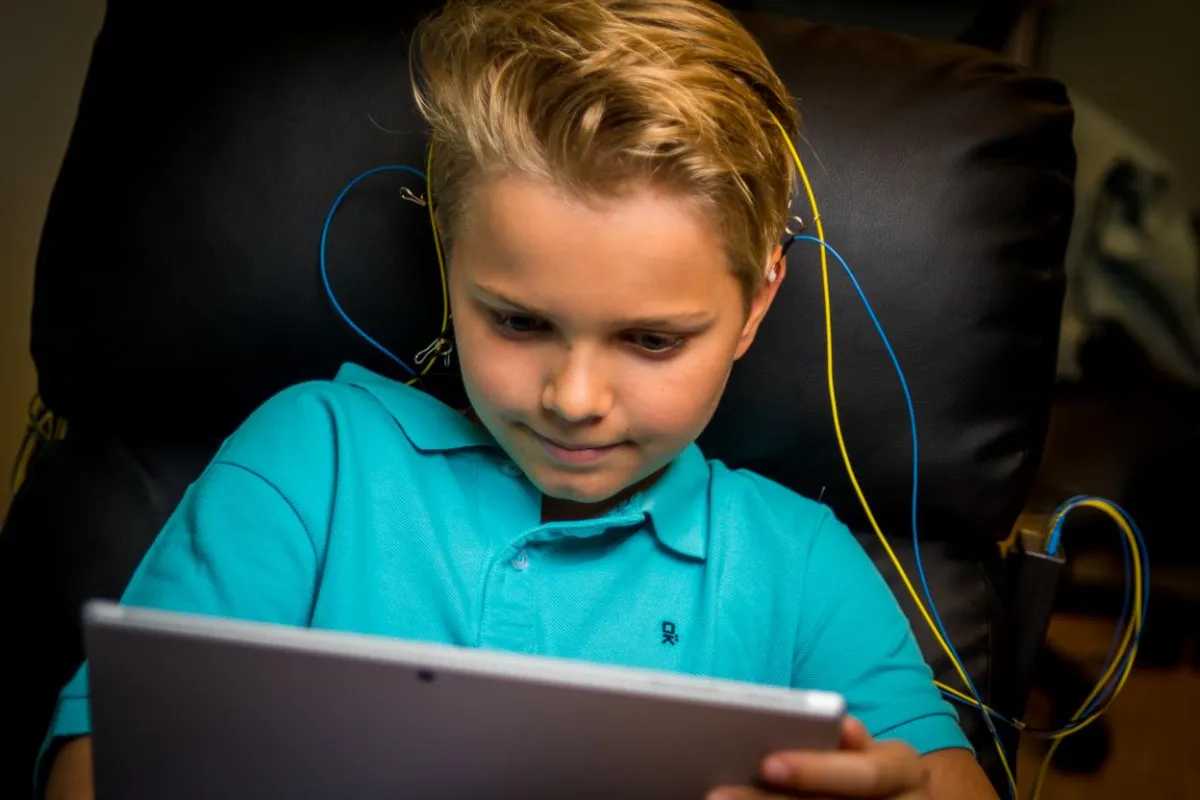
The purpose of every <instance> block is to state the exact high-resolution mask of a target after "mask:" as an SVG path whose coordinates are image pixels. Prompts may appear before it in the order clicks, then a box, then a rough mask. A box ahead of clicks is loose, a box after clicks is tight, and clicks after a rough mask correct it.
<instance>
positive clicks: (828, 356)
mask: <svg viewBox="0 0 1200 800" xmlns="http://www.w3.org/2000/svg"><path fill="white" fill-rule="evenodd" d="M771 119H772V120H774V122H775V125H776V126H778V128H779V130H780V132H781V133H782V134H783V139H784V141H785V142H787V146H788V150H790V151H791V154H792V159H793V160H794V161H795V162H796V169H797V170H798V171H799V173H800V180H801V181H802V182H803V183H804V191H805V192H806V193H807V195H808V203H809V206H811V207H812V212H813V223H814V224H815V225H816V228H817V239H819V240H820V241H821V242H824V241H825V230H824V226H823V225H822V223H821V212H820V210H819V209H818V207H817V198H816V195H815V194H814V193H813V189H812V184H811V183H810V182H809V180H808V173H807V172H806V171H805V169H804V164H803V162H802V161H801V160H800V154H799V153H798V152H797V151H796V146H795V145H794V144H792V137H791V136H790V135H788V132H787V129H786V128H784V127H783V123H781V122H780V121H779V119H778V118H777V117H776V116H775V115H774V114H772V115H771ZM818 249H819V250H820V252H821V288H822V292H823V294H824V303H825V364H826V377H827V378H828V383H829V405H830V408H831V410H832V412H833V431H834V435H835V436H836V437H837V443H838V450H840V451H841V454H842V462H843V463H844V464H845V466H846V474H847V475H848V476H849V478H850V484H851V485H852V486H853V487H854V493H855V494H856V495H857V496H858V502H859V504H860V505H861V506H862V508H863V511H864V512H865V513H866V515H867V520H868V522H870V524H871V529H872V530H873V531H875V535H876V536H877V537H878V538H879V542H880V544H882V545H883V549H884V551H885V552H886V553H887V555H888V558H890V559H891V561H892V563H893V564H894V565H895V566H896V571H897V572H898V573H899V574H900V579H901V580H902V581H903V582H904V586H905V588H907V589H908V593H909V594H910V595H912V598H913V600H914V601H915V602H916V604H917V608H918V609H919V610H920V612H921V616H922V617H924V618H925V622H926V623H927V624H928V625H929V629H930V630H931V631H932V632H933V635H934V638H936V639H937V642H938V644H940V645H941V646H942V649H943V650H944V651H946V655H947V656H949V657H950V662H951V663H952V664H953V665H954V669H955V671H957V672H958V675H959V677H960V678H962V681H963V684H964V685H967V686H970V685H971V682H970V680H969V679H968V678H967V673H966V670H965V669H964V668H963V666H962V664H961V663H960V662H959V660H958V659H957V658H955V656H954V652H953V650H952V649H951V647H950V645H949V644H947V643H946V640H945V639H944V638H943V637H942V633H941V631H939V630H938V626H937V625H936V624H935V623H934V621H933V618H932V617H931V616H930V615H929V611H928V610H927V609H926V608H925V603H923V602H922V601H921V596H920V595H919V594H918V593H917V590H916V588H915V587H914V586H913V584H912V581H910V580H909V578H908V574H907V573H906V572H905V571H904V567H903V566H902V565H901V564H900V559H898V558H897V557H896V553H895V552H894V551H893V550H892V547H891V545H890V544H889V543H888V540H887V537H886V536H884V534H883V531H882V530H881V529H880V527H879V523H878V522H877V521H876V520H875V514H874V513H873V512H872V511H871V506H870V504H869V503H868V502H867V498H866V496H865V495H864V494H863V490H862V487H861V486H860V485H859V483H858V476H857V475H855V473H854V467H853V466H852V465H851V463H850V455H849V453H848V452H847V450H846V441H845V438H844V437H843V436H842V423H841V419H840V417H839V415H838V405H837V389H836V386H835V383H834V379H833V312H832V305H831V302H830V297H829V259H828V257H827V256H826V250H825V248H824V247H820V248H818ZM971 704H972V705H975V706H979V705H981V704H980V703H979V702H978V701H976V700H975V699H974V698H972V699H971ZM985 713H986V711H985ZM994 743H995V745H996V752H997V753H998V754H999V756H1000V763H1001V765H1002V766H1003V767H1004V775H1005V777H1006V778H1007V779H1008V784H1009V787H1010V788H1011V790H1012V793H1013V795H1014V796H1016V792H1017V789H1016V786H1017V782H1016V779H1015V778H1014V776H1013V772H1012V768H1011V767H1010V766H1009V764H1008V757H1007V756H1006V755H1005V754H1004V746H1003V745H1002V744H1001V743H1000V740H999V738H998V737H994Z"/></svg>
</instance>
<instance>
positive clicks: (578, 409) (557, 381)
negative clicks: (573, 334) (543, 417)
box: [542, 349, 613, 423]
mask: <svg viewBox="0 0 1200 800" xmlns="http://www.w3.org/2000/svg"><path fill="white" fill-rule="evenodd" d="M600 367H601V365H600V364H599V363H598V359H597V358H596V357H595V356H594V355H592V354H588V353H586V352H583V351H582V350H581V349H572V350H571V351H568V353H567V355H566V357H565V358H564V359H563V361H562V363H561V364H560V365H559V368H558V369H557V370H555V371H554V372H553V373H552V374H551V375H550V376H549V377H548V380H547V381H546V386H545V389H544V390H543V392H542V405H543V407H545V408H546V409H547V410H549V411H551V412H553V413H554V414H556V415H557V416H559V417H561V418H562V419H564V420H566V421H567V422H575V423H579V422H588V421H591V420H595V419H600V418H602V417H604V416H605V415H606V414H608V412H609V411H610V410H611V408H612V397H613V395H612V390H611V388H610V387H609V385H608V380H607V378H605V376H604V374H603V373H604V370H603V369H601V368H600Z"/></svg>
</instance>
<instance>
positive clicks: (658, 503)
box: [335, 364, 710, 560]
mask: <svg viewBox="0 0 1200 800" xmlns="http://www.w3.org/2000/svg"><path fill="white" fill-rule="evenodd" d="M335 380H336V381H337V382H339V383H347V384H350V385H351V386H357V387H359V388H360V389H363V390H364V391H366V392H367V393H369V394H370V395H371V396H372V397H374V398H375V399H376V400H378V401H379V403H380V404H381V405H383V407H384V408H385V409H386V410H387V412H388V413H389V414H391V416H392V417H393V418H394V419H395V420H396V424H398V425H399V426H400V429H401V430H403V431H404V435H405V436H406V437H407V438H408V440H409V441H410V442H412V445H413V447H415V448H417V449H418V450H420V451H422V452H445V451H450V450H461V449H465V448H470V447H497V448H498V447H499V445H498V444H497V443H496V440H495V439H493V438H492V435H491V434H490V433H488V431H487V428H485V427H483V426H482V425H479V424H478V423H475V422H472V421H471V420H469V419H467V418H466V417H465V416H463V415H462V414H460V413H459V412H457V411H455V410H454V409H452V408H450V406H448V405H446V404H445V403H443V402H442V401H440V400H438V399H437V398H435V397H432V396H431V395H428V394H426V393H425V392H423V391H421V390H419V389H414V388H413V387H411V386H407V385H405V384H403V383H400V382H399V381H394V380H391V379H389V378H384V377H382V376H380V375H376V374H375V373H374V372H371V371H370V370H368V369H366V368H364V367H360V366H358V365H357V364H345V365H343V366H342V368H341V369H340V370H339V371H338V374H337V377H336V378H335ZM709 477H710V475H709V466H708V461H707V460H706V459H705V458H704V455H703V454H702V453H701V452H700V448H699V447H698V446H697V445H696V444H694V443H693V444H690V445H688V446H687V447H686V448H685V449H684V451H683V452H682V453H680V454H679V455H678V456H676V457H675V460H674V461H672V462H671V463H670V464H668V465H667V469H666V472H664V473H663V475H662V477H660V478H659V479H658V480H657V481H655V483H654V485H652V486H651V487H650V488H648V489H646V490H645V491H642V492H639V493H637V494H635V495H634V496H633V497H631V498H630V499H629V500H627V501H626V502H625V503H624V504H622V505H621V506H620V507H619V509H617V510H616V511H615V512H614V514H615V515H621V516H628V515H631V514H642V515H643V516H644V517H646V518H647V519H649V521H650V524H651V526H652V527H653V529H654V535H655V537H656V538H657V539H658V540H659V541H660V542H662V543H663V544H664V545H666V546H667V547H669V548H671V549H672V550H674V551H675V552H677V553H680V554H681V555H684V556H688V557H691V558H695V559H700V560H703V559H704V558H705V556H706V555H707V552H708V506H709V497H708V485H709ZM606 516H608V515H606ZM603 521H604V517H601V518H599V519H597V520H595V522H603Z"/></svg>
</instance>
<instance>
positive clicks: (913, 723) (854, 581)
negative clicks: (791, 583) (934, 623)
mask: <svg viewBox="0 0 1200 800" xmlns="http://www.w3.org/2000/svg"><path fill="white" fill-rule="evenodd" d="M801 591H802V593H803V597H802V599H801V603H802V605H801V609H802V611H801V621H800V625H799V631H798V641H797V648H796V652H797V658H796V662H795V665H794V668H793V680H792V684H793V686H795V687H796V688H810V689H811V688H814V687H819V688H822V689H827V690H829V691H835V692H838V693H840V694H841V695H842V696H844V697H845V699H846V705H847V711H848V712H849V713H850V714H851V715H853V716H855V717H857V718H858V719H859V720H861V721H862V723H863V724H864V725H865V726H866V727H867V730H869V731H870V732H871V735H872V736H874V737H875V738H877V739H899V740H901V741H904V742H907V743H908V744H910V745H911V746H912V747H913V748H914V749H916V750H917V751H918V752H919V753H922V754H928V753H932V752H934V751H937V750H944V749H947V748H965V749H968V750H970V749H971V746H970V744H969V743H968V741H967V738H966V736H965V735H964V734H963V732H962V729H961V728H960V727H959V724H958V716H957V714H956V713H955V711H954V709H953V708H952V707H951V706H950V704H949V703H947V702H946V701H945V700H944V699H943V698H942V696H941V693H940V692H939V691H938V689H937V687H936V686H934V683H933V672H932V670H931V669H930V668H929V666H928V664H926V663H925V660H924V658H923V657H922V655H921V651H920V648H919V647H918V646H917V642H916V639H915V637H914V636H913V633H912V628H911V626H910V624H909V621H908V618H907V617H906V616H905V614H904V612H903V610H902V609H901V608H900V604H899V603H898V602H897V601H896V597H895V595H893V594H892V591H891V589H890V588H889V587H888V585H887V583H886V581H884V579H883V576H882V575H880V574H879V570H878V569H876V567H875V564H874V563H873V562H872V561H871V559H870V557H869V556H868V555H867V554H866V552H865V551H864V550H863V549H862V546H861V545H860V544H859V543H858V541H857V540H856V539H855V538H854V536H853V535H852V534H851V533H850V531H849V530H847V529H846V527H845V526H844V525H842V524H841V523H840V522H838V521H837V520H836V519H835V518H834V517H833V515H832V513H827V514H826V516H825V518H824V520H823V521H822V522H821V523H820V525H819V527H818V529H817V531H816V533H815V534H814V536H813V539H812V542H811V551H810V555H809V558H808V561H807V571H806V574H805V576H804V584H803V587H802V589H801Z"/></svg>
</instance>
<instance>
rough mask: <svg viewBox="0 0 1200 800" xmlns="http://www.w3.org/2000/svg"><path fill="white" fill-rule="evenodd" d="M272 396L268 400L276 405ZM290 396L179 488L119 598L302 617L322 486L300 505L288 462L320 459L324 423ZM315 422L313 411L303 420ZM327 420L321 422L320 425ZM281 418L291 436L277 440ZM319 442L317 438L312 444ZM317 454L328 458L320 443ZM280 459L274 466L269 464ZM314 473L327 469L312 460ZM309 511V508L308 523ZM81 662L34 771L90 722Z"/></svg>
mask: <svg viewBox="0 0 1200 800" xmlns="http://www.w3.org/2000/svg"><path fill="white" fill-rule="evenodd" d="M272 404H274V405H272ZM296 410H297V409H296V408H295V405H294V404H291V403H289V402H288V401H287V400H286V398H284V399H276V400H273V401H270V402H269V403H268V405H266V406H264V407H263V409H260V410H259V411H258V412H256V414H255V415H254V416H252V417H251V418H250V419H249V420H248V421H247V422H246V423H245V424H244V425H243V427H242V428H240V429H239V431H238V432H237V433H235V434H234V436H233V437H231V438H230V440H229V441H227V442H226V443H225V445H223V447H222V449H221V451H220V452H219V453H218V454H217V457H216V459H215V460H214V461H213V462H212V463H211V464H210V465H209V466H208V468H207V469H206V470H205V471H204V473H203V474H202V475H201V476H200V477H199V478H198V479H197V480H196V482H195V483H194V484H192V486H191V487H189V488H188V490H187V492H186V493H185V494H184V497H183V500H182V501H181V502H180V504H179V506H178V507H177V508H176V510H175V511H174V513H173V514H172V515H171V517H170V518H169V519H168V521H167V523H166V525H165V527H164V528H163V530H162V531H161V532H160V533H159V534H158V536H157V538H156V539H155V541H154V543H153V544H152V545H151V546H150V549H149V550H148V551H147V553H146V555H145V556H144V557H143V559H142V562H141V563H140V565H139V566H138V568H137V570H136V571H135V572H134V574H133V577H132V578H131V579H130V582H129V585H128V587H127V588H126V590H125V592H124V594H123V596H122V598H121V602H122V604H125V605H130V606H140V607H145V608H155V609H161V610H166V611H182V612H189V613H196V614H207V615H213V616H221V617H231V618H237V619H244V620H250V621H258V622H273V623H280V624H289V625H306V624H307V623H308V619H309V617H310V614H311V607H312V603H313V598H314V596H315V591H316V583H317V580H318V575H319V571H318V564H319V561H320V559H319V557H318V555H319V554H318V546H317V544H316V541H317V540H315V539H314V537H313V536H312V535H310V531H309V528H310V527H312V520H313V519H315V518H316V517H318V516H319V514H314V513H310V512H311V510H312V509H313V508H315V507H316V506H318V505H320V500H319V499H318V498H320V497H321V496H325V497H330V496H331V495H332V485H329V486H325V487H324V490H323V491H320V490H318V487H316V486H315V485H313V486H311V487H310V489H311V491H310V492H309V493H308V495H307V496H308V498H309V499H310V500H311V502H310V503H309V504H308V506H307V507H306V508H305V509H304V513H303V514H302V512H301V510H299V509H298V508H297V506H296V505H294V504H293V502H292V501H291V500H290V499H289V496H291V495H293V494H294V492H295V490H296V488H297V487H296V486H295V485H290V486H289V487H288V490H287V491H284V490H281V489H280V486H279V485H278V484H280V483H282V484H284V485H287V484H288V482H289V481H290V480H292V479H291V477H290V476H289V473H288V470H289V469H292V467H290V466H288V465H289V463H294V462H297V461H298V462H300V463H304V462H305V461H306V459H307V458H315V459H321V458H322V455H321V454H320V453H319V452H318V450H320V449H324V448H320V445H319V441H313V440H319V439H320V438H322V436H321V434H320V428H317V432H316V435H315V436H308V435H306V434H305V432H304V428H303V425H304V424H305V419H304V415H298V414H297V413H296ZM309 421H310V422H311V419H310V420H309ZM326 427H327V426H326ZM280 428H287V429H288V430H289V431H290V437H291V441H292V442H293V443H297V444H293V446H292V447H291V452H288V448H286V447H281V446H280V435H279V433H280V431H279V429H280ZM325 438H328V437H325ZM314 444H316V445H317V447H316V448H314V447H313V445H314ZM323 458H324V460H325V461H326V462H328V461H329V460H331V459H332V455H331V451H330V450H328V449H325V452H324V455H323ZM275 462H277V463H278V464H280V466H279V467H278V468H275V467H272V464H273V463H275ZM308 463H309V464H310V465H313V468H312V469H311V470H308V471H307V474H308V475H310V476H321V475H322V474H323V473H328V469H327V466H326V465H324V464H322V463H321V461H320V460H317V461H316V462H313V461H309V462H308ZM305 516H308V517H309V520H308V522H307V524H306V519H305ZM88 694H89V687H88V669H87V664H86V663H85V664H84V665H83V666H82V667H80V669H79V670H78V671H77V672H76V674H75V676H74V677H73V678H72V679H71V681H70V682H69V683H68V684H67V685H66V687H65V688H64V689H63V690H62V692H61V693H60V695H59V698H58V702H57V705H56V708H55V712H54V715H53V717H52V719H51V724H50V729H49V731H48V733H47V736H46V739H45V741H44V743H43V745H42V749H41V752H40V753H39V758H38V761H39V765H38V769H37V772H36V773H35V781H36V782H37V783H39V784H40V782H41V780H40V779H42V778H44V777H45V770H46V768H47V767H48V765H45V764H41V763H40V762H41V760H42V756H43V755H45V753H46V752H47V750H48V749H49V748H50V747H51V745H52V744H53V743H54V741H55V740H56V739H58V738H60V737H73V736H79V735H86V734H88V733H89V732H90V731H91V717H90V712H89V703H88Z"/></svg>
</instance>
